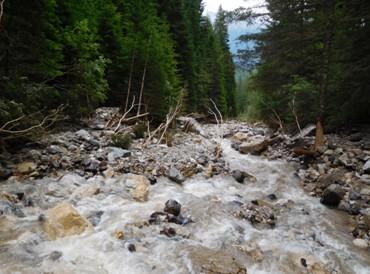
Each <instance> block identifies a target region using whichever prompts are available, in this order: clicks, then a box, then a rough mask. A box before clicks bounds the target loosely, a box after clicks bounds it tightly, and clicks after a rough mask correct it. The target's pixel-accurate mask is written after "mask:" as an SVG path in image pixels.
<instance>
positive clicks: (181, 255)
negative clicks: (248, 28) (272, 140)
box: [0, 140, 370, 274]
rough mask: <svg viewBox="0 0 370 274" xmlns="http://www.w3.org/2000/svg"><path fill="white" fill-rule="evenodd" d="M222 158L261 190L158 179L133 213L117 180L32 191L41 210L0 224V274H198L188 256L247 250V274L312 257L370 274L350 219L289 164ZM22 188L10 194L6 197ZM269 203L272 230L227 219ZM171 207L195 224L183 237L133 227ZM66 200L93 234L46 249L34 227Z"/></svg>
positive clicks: (39, 185)
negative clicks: (255, 256)
mask: <svg viewBox="0 0 370 274" xmlns="http://www.w3.org/2000/svg"><path fill="white" fill-rule="evenodd" d="M223 151H224V157H225V160H226V162H227V164H228V165H229V166H230V169H231V170H234V169H240V170H243V171H246V172H249V173H251V174H253V175H255V176H256V177H257V179H258V180H257V182H255V183H252V182H249V183H245V184H239V183H237V182H235V180H234V179H233V178H232V177H229V176H224V175H223V176H216V177H213V178H209V179H207V178H205V177H204V175H197V176H195V177H194V178H192V179H190V180H187V181H186V182H185V183H184V184H183V185H182V186H180V185H177V184H175V183H173V182H170V181H169V180H168V179H166V178H161V179H160V180H159V181H158V183H157V184H155V185H153V186H151V188H150V195H149V200H148V201H147V202H145V203H139V202H134V201H133V200H132V199H131V198H130V197H129V196H128V195H127V194H125V191H124V190H123V188H122V187H120V186H118V185H117V184H116V183H115V180H114V179H109V180H106V179H103V178H102V177H95V178H93V179H89V180H88V181H86V180H85V179H83V178H81V177H78V176H77V175H73V174H71V175H66V176H64V177H63V178H62V179H61V180H57V179H55V178H54V179H50V178H49V179H42V180H39V181H37V182H36V183H35V186H36V192H38V195H39V196H38V197H40V200H39V201H37V203H36V204H37V206H35V207H29V208H27V209H26V211H25V213H26V217H25V218H10V217H9V218H7V219H6V220H5V219H4V218H3V217H1V218H3V219H0V273H94V274H95V273H128V274H135V273H137V274H142V273H158V274H163V273H195V272H194V271H193V268H192V264H191V261H190V260H189V258H188V256H187V248H188V247H190V246H205V247H208V248H212V249H227V248H230V247H233V246H243V245H255V246H259V247H260V249H261V250H262V253H263V260H261V261H255V260H245V265H246V267H247V269H248V273H255V274H262V273H274V274H279V273H294V274H296V273H308V272H298V271H297V262H296V261H297V260H299V259H300V258H306V259H307V260H310V258H311V257H314V258H315V260H318V261H320V262H321V263H322V264H324V265H326V266H327V267H328V268H329V269H332V270H336V272H332V273H353V274H366V273H370V256H369V252H367V251H362V250H359V249H357V248H355V247H354V246H353V244H352V238H351V235H350V234H349V233H348V232H349V231H348V224H347V223H346V219H347V217H346V216H344V215H341V214H340V213H338V212H335V211H333V210H330V209H327V208H326V207H324V206H322V205H321V204H320V203H319V202H318V201H317V199H315V198H312V197H310V196H308V195H307V194H305V193H304V192H303V191H302V189H301V188H300V187H299V185H298V180H297V178H296V177H295V176H294V168H293V167H292V166H291V165H290V164H287V163H285V162H280V161H267V160H263V159H261V158H259V157H255V156H248V155H241V154H239V153H238V152H236V151H234V150H233V149H231V147H230V143H229V142H228V141H226V140H225V141H223ZM86 185H96V186H98V187H100V189H101V193H100V194H98V195H95V196H91V197H83V195H82V196H81V195H78V194H76V193H78V191H79V189H80V188H81V187H84V186H86ZM25 187H26V186H25V185H22V184H19V185H14V184H9V185H5V186H3V187H2V188H3V189H4V190H6V189H7V188H25ZM272 193H274V194H275V195H276V196H277V200H276V201H273V202H271V201H270V203H271V204H272V205H273V207H274V208H278V209H279V210H278V213H277V223H276V227H275V228H274V229H269V228H260V229H258V228H255V227H254V226H252V225H251V224H250V223H249V222H248V221H246V220H240V219H237V218H236V217H234V216H233V212H234V211H235V208H236V207H237V203H236V202H235V201H238V202H242V203H246V202H250V201H251V200H255V199H264V200H267V198H266V197H267V195H269V194H272ZM168 199H175V200H177V201H179V202H180V203H181V204H182V213H183V215H185V216H191V217H192V219H193V220H194V223H191V224H188V225H186V226H183V227H180V226H178V225H174V224H167V226H170V227H174V228H175V229H176V230H177V234H178V235H179V236H176V237H174V238H168V237H166V236H165V235H160V233H159V231H160V229H161V228H163V226H158V225H151V226H144V227H142V228H138V227H137V226H135V225H132V224H133V223H138V222H141V221H145V220H148V217H149V216H150V214H151V213H153V212H154V211H160V210H162V209H163V207H164V204H165V202H166V201H167V200H168ZM62 200H68V201H70V202H71V203H73V204H74V205H75V208H76V209H77V210H78V211H79V212H80V213H81V214H82V215H84V216H89V215H91V213H92V212H94V211H95V212H96V211H103V212H104V213H103V215H102V216H101V220H100V222H99V223H98V225H97V226H95V227H94V232H92V233H86V234H83V235H78V236H71V237H66V238H62V239H58V240H55V241H48V240H46V238H45V236H43V233H41V229H40V227H39V223H38V220H37V218H38V216H39V214H41V213H43V212H44V210H45V209H46V208H47V207H48V206H50V205H51V204H53V203H55V202H58V201H62ZM117 230H123V231H124V232H125V240H117V239H116V238H114V237H113V236H112V234H113V233H114V232H115V231H117ZM184 235H185V236H186V237H184ZM12 239H13V240H12ZM130 243H133V244H135V246H136V252H130V251H129V250H128V248H127V245H128V244H130ZM59 252H60V253H59ZM240 252H242V251H240ZM50 254H52V255H50ZM53 256H54V257H55V258H54V259H53ZM312 273H322V272H312Z"/></svg>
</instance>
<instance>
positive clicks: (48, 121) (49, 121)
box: [0, 105, 64, 135]
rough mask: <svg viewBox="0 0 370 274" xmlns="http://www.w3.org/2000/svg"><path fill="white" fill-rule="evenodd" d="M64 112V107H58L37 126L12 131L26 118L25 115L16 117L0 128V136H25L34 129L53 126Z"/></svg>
mask: <svg viewBox="0 0 370 274" xmlns="http://www.w3.org/2000/svg"><path fill="white" fill-rule="evenodd" d="M63 110H64V106H63V105H61V106H59V107H58V108H57V109H56V110H54V111H53V112H52V113H51V114H49V115H47V116H45V117H44V119H43V120H42V121H41V122H40V123H39V124H37V125H33V126H30V127H28V128H25V129H20V130H13V129H12V128H14V127H15V126H17V125H19V122H20V121H22V120H23V119H24V118H26V117H27V116H26V115H22V116H21V117H18V118H16V119H14V120H11V121H8V122H6V123H5V124H4V125H3V126H2V127H1V128H0V134H1V133H3V134H9V135H25V134H28V133H30V132H32V131H34V130H36V129H40V128H48V127H50V126H51V125H53V124H54V123H55V122H56V121H58V120H60V119H59V114H60V113H61V112H62V111H63Z"/></svg>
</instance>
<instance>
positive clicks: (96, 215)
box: [86, 210, 104, 226]
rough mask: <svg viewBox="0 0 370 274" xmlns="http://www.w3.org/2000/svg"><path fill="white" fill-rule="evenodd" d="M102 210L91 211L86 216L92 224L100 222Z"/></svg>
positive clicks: (95, 224)
mask: <svg viewBox="0 0 370 274" xmlns="http://www.w3.org/2000/svg"><path fill="white" fill-rule="evenodd" d="M103 214H104V211H102V210H98V211H93V212H91V213H90V214H89V215H88V216H87V217H86V218H87V220H89V222H90V223H91V224H92V225H93V226H97V225H98V224H99V223H100V220H101V217H102V216H103Z"/></svg>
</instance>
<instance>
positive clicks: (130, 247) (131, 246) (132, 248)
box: [126, 243, 136, 252]
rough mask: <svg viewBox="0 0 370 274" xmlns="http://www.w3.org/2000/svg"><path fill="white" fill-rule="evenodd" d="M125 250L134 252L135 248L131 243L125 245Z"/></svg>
mask: <svg viewBox="0 0 370 274" xmlns="http://www.w3.org/2000/svg"><path fill="white" fill-rule="evenodd" d="M126 248H127V250H128V251H130V252H136V246H135V245H134V244H133V243H127V245H126Z"/></svg>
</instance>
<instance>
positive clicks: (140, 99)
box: [137, 55, 149, 115]
mask: <svg viewBox="0 0 370 274" xmlns="http://www.w3.org/2000/svg"><path fill="white" fill-rule="evenodd" d="M148 59H149V55H147V57H146V60H145V65H144V72H143V78H142V79H141V87H140V95H139V107H138V109H137V115H139V114H140V107H141V101H142V99H143V92H144V85H145V77H146V69H147V66H148Z"/></svg>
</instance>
